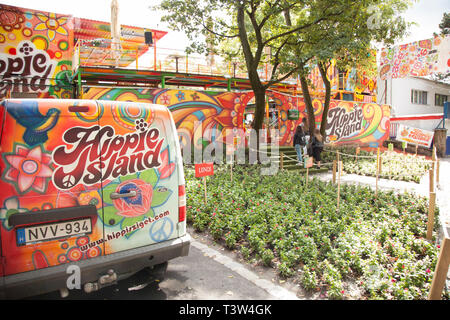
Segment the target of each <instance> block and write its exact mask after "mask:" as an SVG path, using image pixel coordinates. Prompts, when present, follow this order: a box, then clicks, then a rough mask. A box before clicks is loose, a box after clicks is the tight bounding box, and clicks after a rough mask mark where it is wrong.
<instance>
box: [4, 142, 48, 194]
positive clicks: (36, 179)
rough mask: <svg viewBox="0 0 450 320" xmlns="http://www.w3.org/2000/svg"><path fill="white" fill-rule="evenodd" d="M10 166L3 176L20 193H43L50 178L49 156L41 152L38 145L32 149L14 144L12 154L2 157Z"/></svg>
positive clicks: (40, 147)
mask: <svg viewBox="0 0 450 320" xmlns="http://www.w3.org/2000/svg"><path fill="white" fill-rule="evenodd" d="M4 158H5V160H6V162H7V163H8V164H9V165H10V166H9V167H8V168H7V170H6V172H5V175H4V178H5V180H8V181H11V182H14V183H15V185H16V188H17V189H18V191H19V192H20V193H25V192H28V191H30V189H34V190H36V191H38V192H40V193H44V192H45V190H46V188H47V184H46V181H47V179H49V178H50V177H51V176H52V169H51V168H50V162H51V156H50V154H47V153H45V152H43V151H42V146H41V145H38V146H36V147H34V148H32V149H29V148H28V147H27V146H25V145H22V144H16V145H15V147H14V153H9V154H6V155H5V156H4Z"/></svg>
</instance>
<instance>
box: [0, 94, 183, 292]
mask: <svg viewBox="0 0 450 320" xmlns="http://www.w3.org/2000/svg"><path fill="white" fill-rule="evenodd" d="M0 119H1V122H0V129H1V136H0V139H1V157H0V169H1V178H0V190H1V192H0V224H1V225H0V238H1V245H0V259H1V260H0V262H1V263H0V298H21V297H25V296H34V295H37V294H41V293H45V292H50V291H55V290H61V292H63V291H64V290H65V292H67V282H68V277H69V276H70V275H71V273H70V272H68V267H69V266H73V265H75V266H77V267H75V268H79V271H80V275H81V280H80V282H81V289H83V288H84V290H85V291H86V292H89V291H93V290H95V289H97V288H100V287H102V286H105V285H107V284H109V283H114V282H116V281H117V280H121V279H124V278H127V277H129V276H131V275H132V274H135V273H136V272H137V271H140V270H143V269H146V268H151V267H154V266H159V265H166V262H167V261H168V260H170V259H173V258H175V257H179V256H186V255H187V254H188V252H189V245H190V237H189V235H188V234H187V233H186V221H185V218H186V198H185V180H184V171H183V164H182V157H181V152H180V146H179V141H178V136H177V131H176V127H175V123H174V121H173V118H172V115H171V113H170V111H169V110H168V109H167V108H166V107H165V106H161V105H153V104H145V103H133V102H116V101H94V100H57V99H9V100H3V101H2V102H1V103H0ZM70 270H72V269H70ZM74 283H75V284H76V282H74Z"/></svg>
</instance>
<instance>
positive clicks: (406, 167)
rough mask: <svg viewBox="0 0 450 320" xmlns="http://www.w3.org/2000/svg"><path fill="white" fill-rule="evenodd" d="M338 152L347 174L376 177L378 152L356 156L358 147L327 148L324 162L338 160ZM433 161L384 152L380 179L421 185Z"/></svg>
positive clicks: (409, 155) (361, 153)
mask: <svg viewBox="0 0 450 320" xmlns="http://www.w3.org/2000/svg"><path fill="white" fill-rule="evenodd" d="M337 151H339V152H341V153H342V155H341V156H340V159H341V161H342V162H343V166H344V168H343V170H344V172H346V173H354V174H359V175H364V176H372V177H375V176H376V170H377V161H376V160H377V153H376V151H373V152H370V151H364V150H361V151H360V152H359V154H358V157H357V156H356V147H339V148H329V147H328V148H326V149H325V150H324V152H323V153H322V157H323V161H324V162H326V163H331V162H333V160H336V153H337ZM430 168H431V161H430V160H427V159H426V158H425V157H424V156H416V155H414V154H408V153H406V154H403V153H400V152H395V151H384V152H382V153H381V172H380V174H379V177H380V178H383V179H391V180H398V181H412V182H416V183H420V179H421V178H422V177H423V176H424V175H425V174H428V170H430Z"/></svg>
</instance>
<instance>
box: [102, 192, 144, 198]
mask: <svg viewBox="0 0 450 320" xmlns="http://www.w3.org/2000/svg"><path fill="white" fill-rule="evenodd" d="M136 195H137V193H136V191H130V192H127V193H117V192H113V193H111V194H110V196H109V197H110V198H111V199H113V200H114V199H120V198H128V197H136Z"/></svg>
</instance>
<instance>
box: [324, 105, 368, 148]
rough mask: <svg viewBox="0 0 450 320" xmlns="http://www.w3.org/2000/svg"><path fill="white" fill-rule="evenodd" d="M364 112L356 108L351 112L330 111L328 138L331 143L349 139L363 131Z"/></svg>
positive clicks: (327, 128)
mask: <svg viewBox="0 0 450 320" xmlns="http://www.w3.org/2000/svg"><path fill="white" fill-rule="evenodd" d="M362 122H363V110H362V109H361V108H359V107H355V108H353V109H352V110H350V111H347V109H346V108H345V107H344V108H340V107H337V108H333V109H330V110H329V111H328V118H327V127H326V132H327V136H328V137H329V138H330V140H331V141H337V140H339V139H341V138H347V137H350V136H353V135H354V134H356V133H358V132H360V131H361V128H362Z"/></svg>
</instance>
